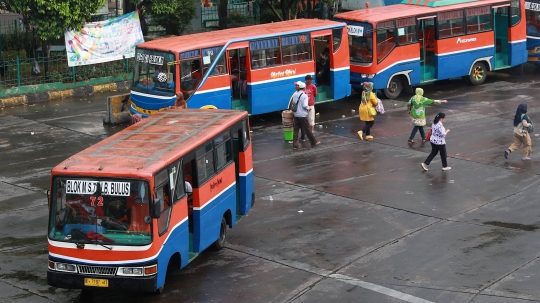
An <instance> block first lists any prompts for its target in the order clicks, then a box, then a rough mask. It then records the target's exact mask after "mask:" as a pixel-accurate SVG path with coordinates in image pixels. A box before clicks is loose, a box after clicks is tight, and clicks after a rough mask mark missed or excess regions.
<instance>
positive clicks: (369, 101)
mask: <svg viewBox="0 0 540 303" xmlns="http://www.w3.org/2000/svg"><path fill="white" fill-rule="evenodd" d="M362 85H363V86H364V91H363V92H362V100H361V102H360V106H359V107H358V115H359V117H360V121H364V122H366V124H365V125H364V128H362V130H360V131H358V136H359V137H360V140H364V135H365V136H366V140H368V141H370V140H373V136H372V135H371V127H372V126H373V124H375V116H376V115H377V110H376V109H375V106H377V103H378V102H379V101H378V99H377V97H376V96H375V94H374V93H373V83H372V82H364V83H363V84H362Z"/></svg>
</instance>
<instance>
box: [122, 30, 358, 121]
mask: <svg viewBox="0 0 540 303" xmlns="http://www.w3.org/2000/svg"><path fill="white" fill-rule="evenodd" d="M346 31H347V27H346V25H345V24H344V23H340V22H334V21H330V20H318V19H313V20H309V22H306V20H301V19H299V20H290V21H283V22H277V23H272V24H262V25H255V26H248V27H243V28H233V29H227V30H221V31H213V32H206V33H199V34H193V35H186V36H179V37H171V38H164V39H159V40H154V41H149V42H145V43H142V44H139V45H138V46H137V49H136V55H135V71H134V78H133V85H132V90H131V101H132V106H131V112H132V113H133V114H136V113H139V114H142V115H143V116H148V115H151V114H153V113H155V112H157V111H158V110H160V109H163V108H166V107H168V106H171V105H174V104H175V101H176V99H177V96H180V97H183V98H184V99H185V100H186V101H187V107H188V108H202V107H207V106H213V107H216V108H218V109H235V110H246V111H248V113H249V114H252V115H255V114H262V113H268V112H273V111H279V110H283V109H285V108H286V107H287V104H288V101H289V97H290V95H291V94H292V93H293V92H294V85H293V82H295V81H299V80H302V81H303V80H304V78H305V76H306V75H312V76H313V77H314V78H317V77H315V76H316V74H318V72H319V71H321V70H323V71H324V72H326V73H324V72H323V73H322V74H323V75H324V76H319V77H318V78H317V80H316V82H317V86H318V90H319V94H318V96H317V99H316V103H321V102H329V101H333V100H339V99H342V98H344V97H346V96H349V95H350V94H351V85H350V70H349V55H348V54H349V43H348V40H347V38H348V36H347V34H346ZM327 47H328V50H327V51H328V53H329V60H328V61H326V62H323V63H327V64H328V65H326V66H322V67H321V60H320V54H321V53H322V52H324V51H325V48H327Z"/></svg>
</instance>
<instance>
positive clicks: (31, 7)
mask: <svg viewBox="0 0 540 303" xmlns="http://www.w3.org/2000/svg"><path fill="white" fill-rule="evenodd" d="M6 3H7V4H8V5H9V6H10V8H11V10H12V11H15V12H24V13H25V14H27V15H28V20H27V21H28V23H29V24H32V25H34V26H37V29H36V34H37V36H38V37H39V38H41V39H42V40H44V41H50V40H52V39H59V38H61V37H62V36H63V35H64V31H65V30H66V29H71V30H80V29H81V28H82V27H83V25H84V23H85V22H86V21H87V20H90V18H91V15H92V14H93V13H95V12H97V10H98V9H99V7H100V6H101V5H103V0H6Z"/></svg>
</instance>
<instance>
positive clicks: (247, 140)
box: [242, 118, 251, 151]
mask: <svg viewBox="0 0 540 303" xmlns="http://www.w3.org/2000/svg"><path fill="white" fill-rule="evenodd" d="M250 144H251V137H250V133H249V123H248V120H247V118H244V119H242V147H243V148H244V150H243V151H246V150H247V148H248V147H249V145H250Z"/></svg>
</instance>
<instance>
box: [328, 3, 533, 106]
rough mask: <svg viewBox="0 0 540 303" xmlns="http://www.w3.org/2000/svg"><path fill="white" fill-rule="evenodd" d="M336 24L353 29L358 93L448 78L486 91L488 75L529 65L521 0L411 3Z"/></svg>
mask: <svg viewBox="0 0 540 303" xmlns="http://www.w3.org/2000/svg"><path fill="white" fill-rule="evenodd" d="M405 3H406V4H405ZM335 20H336V21H341V22H345V23H347V25H348V33H349V40H350V44H351V45H350V63H351V67H350V69H351V84H352V87H353V88H355V89H361V88H362V83H363V82H365V81H370V82H373V83H374V88H375V89H378V90H382V92H383V93H384V95H385V96H386V97H388V98H397V97H398V96H399V95H400V94H401V92H402V91H403V90H407V91H412V88H413V87H414V86H419V85H422V84H427V83H431V82H434V81H437V80H443V79H452V78H458V77H463V78H464V79H465V80H466V81H468V82H470V83H472V84H474V85H479V84H482V83H483V82H484V81H485V79H486V77H487V72H488V71H494V70H501V69H507V68H510V67H514V66H519V65H521V64H522V63H525V62H527V49H526V32H525V28H526V20H525V5H524V2H523V1H519V0H511V1H510V0H482V1H470V0H448V1H437V0H433V1H418V0H410V1H404V2H402V4H396V5H389V6H385V7H376V8H369V9H362V10H355V11H350V12H346V13H341V14H337V15H335Z"/></svg>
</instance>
